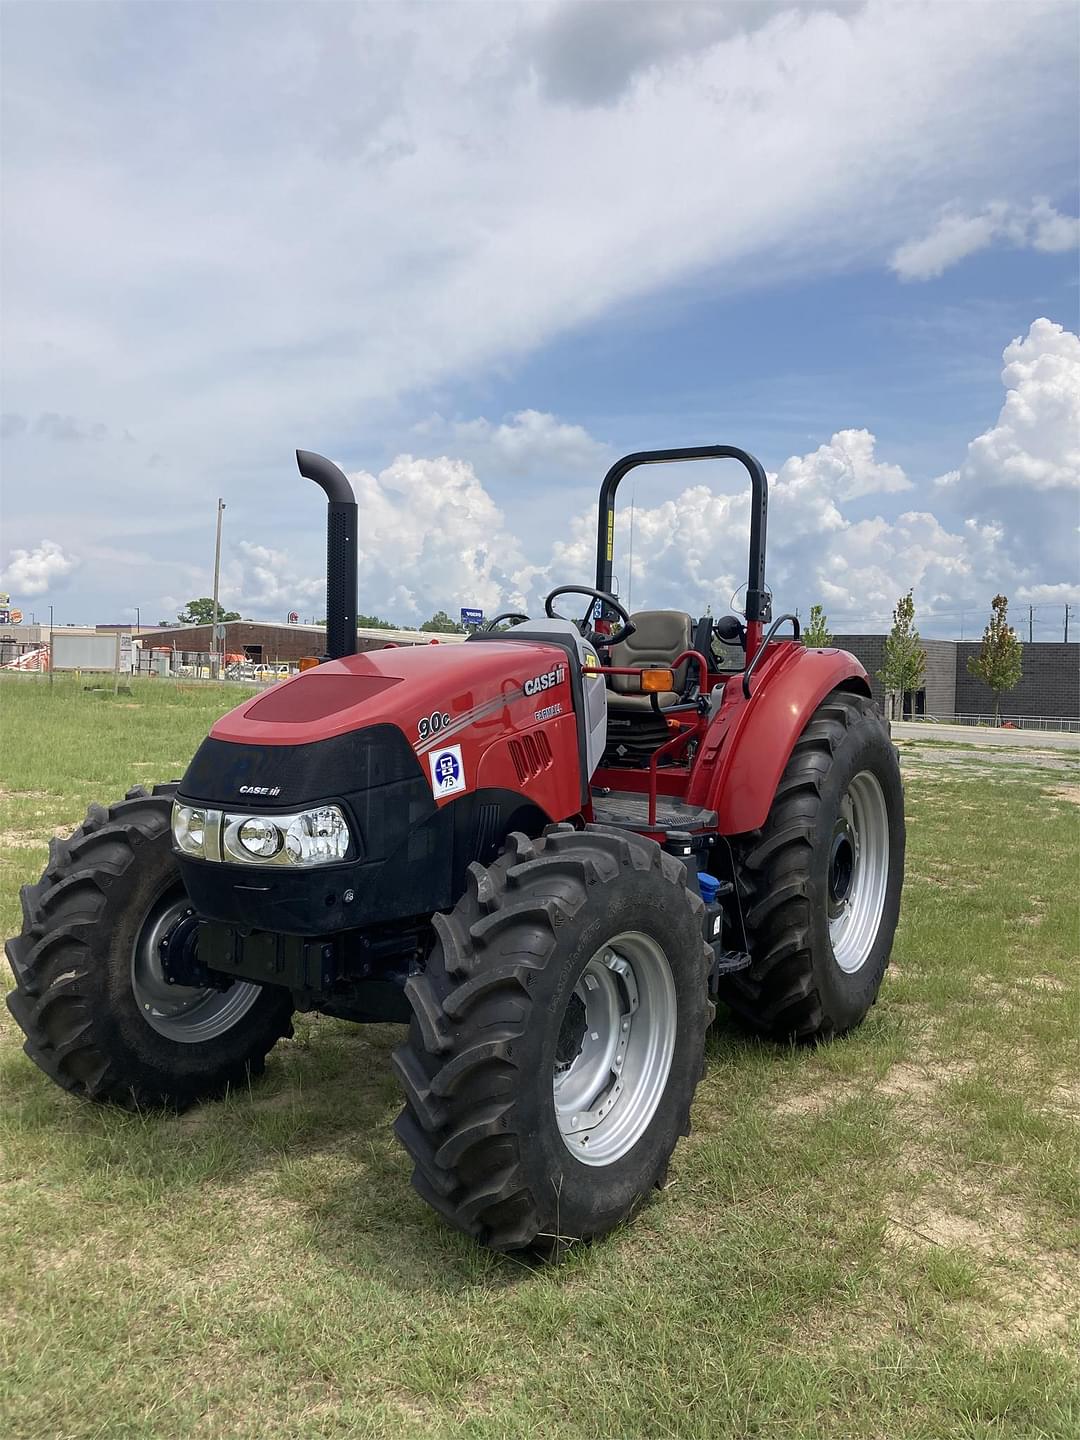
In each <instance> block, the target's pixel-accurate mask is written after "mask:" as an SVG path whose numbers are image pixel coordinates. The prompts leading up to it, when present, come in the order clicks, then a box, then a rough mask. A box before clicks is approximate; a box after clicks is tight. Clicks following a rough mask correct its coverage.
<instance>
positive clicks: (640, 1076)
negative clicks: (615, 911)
mask: <svg viewBox="0 0 1080 1440" xmlns="http://www.w3.org/2000/svg"><path fill="white" fill-rule="evenodd" d="M572 1011H573V1012H575V1013H577V1014H579V1015H581V1021H580V1038H578V1037H576V1036H571V1038H570V1040H569V1048H573V1046H574V1045H577V1047H578V1048H577V1050H576V1053H575V1054H573V1055H572V1056H570V1055H564V1056H563V1057H562V1059H558V1058H557V1060H556V1065H555V1070H554V1075H553V1078H552V1089H553V1092H554V1098H555V1117H556V1120H557V1122H558V1126H559V1133H560V1135H561V1136H562V1139H563V1143H564V1144H565V1146H566V1148H567V1149H568V1150H569V1151H570V1153H571V1155H573V1156H574V1157H575V1158H576V1159H577V1160H580V1161H581V1163H582V1164H583V1165H595V1166H600V1165H611V1164H613V1163H614V1162H615V1161H616V1160H619V1159H620V1158H621V1157H622V1156H623V1155H625V1154H626V1153H627V1151H628V1150H630V1149H632V1148H633V1146H634V1145H636V1144H637V1142H638V1140H640V1138H641V1136H642V1135H643V1134H644V1133H645V1131H646V1129H647V1128H648V1126H649V1124H650V1122H651V1121H652V1118H653V1116H654V1115H655V1114H656V1111H657V1108H658V1106H659V1104H660V1101H661V1099H662V1098H663V1095H664V1091H665V1090H666V1088H667V1083H668V1077H669V1076H670V1073H671V1064H672V1060H673V1058H674V1054H675V1036H676V1031H677V1028H678V1002H677V999H676V995H675V980H674V977H673V976H672V973H671V966H670V964H669V962H668V958H667V956H666V954H665V953H664V950H663V947H662V946H661V945H660V944H658V942H657V941H656V940H654V939H653V938H652V937H651V936H649V935H644V934H642V933H641V932H640V931H626V932H624V933H623V934H620V935H616V936H615V937H614V938H613V939H612V940H611V941H609V942H608V943H607V944H606V945H602V946H601V947H600V949H599V950H597V952H596V954H595V955H593V956H592V958H591V959H590V960H589V962H588V964H587V965H586V966H585V969H584V970H583V971H582V973H581V976H580V978H579V980H578V982H577V984H576V985H575V987H574V991H573V994H572V996H571V998H570V1001H569V1002H568V1006H567V1014H566V1015H564V1016H563V1017H562V1022H561V1023H562V1027H563V1029H565V1028H566V1026H567V1020H568V1018H569V1017H570V1015H571V1012H572ZM582 1012H583V1013H582ZM561 1041H562V1035H561V1032H560V1043H561Z"/></svg>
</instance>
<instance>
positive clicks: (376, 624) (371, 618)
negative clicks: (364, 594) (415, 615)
mask: <svg viewBox="0 0 1080 1440" xmlns="http://www.w3.org/2000/svg"><path fill="white" fill-rule="evenodd" d="M322 623H323V624H324V625H325V623H326V622H325V620H324V621H323V622H322ZM356 628H357V629H358V630H396V629H397V628H398V627H397V626H396V625H395V624H394V622H393V620H384V619H383V618H382V617H381V616H380V615H357V617H356Z"/></svg>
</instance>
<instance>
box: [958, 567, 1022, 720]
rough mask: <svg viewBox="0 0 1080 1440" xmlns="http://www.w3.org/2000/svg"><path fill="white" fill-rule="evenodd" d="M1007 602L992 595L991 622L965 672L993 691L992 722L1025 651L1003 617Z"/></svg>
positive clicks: (998, 716)
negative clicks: (977, 651)
mask: <svg viewBox="0 0 1080 1440" xmlns="http://www.w3.org/2000/svg"><path fill="white" fill-rule="evenodd" d="M1008 606H1009V602H1008V600H1007V599H1006V597H1005V596H1004V595H995V596H994V598H993V600H992V601H991V602H990V623H989V625H987V627H986V629H985V630H984V631H983V638H982V646H981V647H980V649H979V653H978V655H969V656H968V662H967V668H968V674H969V675H974V677H975V679H976V680H981V681H982V682H983V684H984V685H988V686H989V687H990V689H991V690H992V691H993V692H994V724H995V725H996V724H997V723H998V721H999V720H1000V719H1001V697H1002V695H1004V693H1005V691H1006V690H1013V689H1015V687H1016V686H1017V685H1018V684H1019V683H1020V677H1021V675H1022V674H1023V666H1024V652H1023V649H1022V647H1021V645H1020V640H1019V638H1018V636H1017V634H1016V631H1015V630H1014V629H1013V628H1012V626H1011V625H1010V624H1009V622H1008V619H1007V618H1006V611H1007V610H1008Z"/></svg>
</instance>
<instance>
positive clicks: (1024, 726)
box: [897, 713, 1080, 735]
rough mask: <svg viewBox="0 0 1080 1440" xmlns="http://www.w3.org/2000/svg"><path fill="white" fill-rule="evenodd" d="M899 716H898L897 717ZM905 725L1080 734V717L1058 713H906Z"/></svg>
mask: <svg viewBox="0 0 1080 1440" xmlns="http://www.w3.org/2000/svg"><path fill="white" fill-rule="evenodd" d="M897 718H898V717H897ZM904 724H905V725H986V726H989V727H990V728H991V729H995V730H1000V729H1001V728H1002V727H1003V726H1005V727H1009V726H1012V727H1013V728H1014V729H1016V730H1050V731H1054V732H1056V733H1059V734H1064V735H1080V719H1068V718H1063V717H1060V716H1057V715H1006V714H1004V713H1003V714H1002V715H1001V716H1000V717H999V718H998V719H996V720H995V719H994V717H993V715H905V716H904Z"/></svg>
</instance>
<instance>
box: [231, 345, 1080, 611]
mask: <svg viewBox="0 0 1080 1440" xmlns="http://www.w3.org/2000/svg"><path fill="white" fill-rule="evenodd" d="M1003 360H1004V368H1003V370H1002V382H1003V384H1004V386H1005V389H1006V394H1005V400H1004V403H1003V405H1002V408H1001V414H1000V416H999V418H998V422H997V424H996V425H994V426H992V427H991V428H990V429H989V430H988V431H986V432H985V433H984V434H983V435H980V436H978V437H977V438H976V439H975V440H973V441H972V442H971V444H970V445H969V446H968V450H967V455H966V457H965V458H964V460H963V461H962V463H961V464H960V465H959V466H958V467H957V468H956V469H955V470H954V471H952V472H951V473H950V475H949V476H947V477H942V480H943V481H947V484H944V485H942V484H941V482H939V485H940V488H939V490H938V492H937V493H938V494H939V495H940V496H942V497H943V498H946V497H947V499H948V502H949V505H950V507H951V508H952V509H953V510H954V511H955V518H954V519H952V520H950V518H949V517H948V516H942V515H939V514H935V513H933V512H931V511H930V510H928V509H926V508H925V504H924V505H923V506H922V507H917V506H912V507H911V508H908V509H905V510H904V511H903V512H902V513H900V514H898V515H895V516H893V517H892V518H890V517H889V516H888V515H886V514H882V513H878V514H869V515H868V514H866V509H867V505H868V504H869V503H871V502H877V503H878V504H880V505H881V506H882V507H883V508H887V507H888V505H889V502H890V501H891V500H892V497H894V496H897V495H901V494H904V493H906V492H909V491H910V490H911V489H912V482H911V480H910V478H909V477H908V476H907V475H906V474H905V473H904V471H903V469H902V468H901V467H900V466H898V465H896V464H894V463H891V462H890V461H888V460H887V459H885V458H883V457H880V456H879V455H878V453H877V442H876V440H875V437H874V436H873V435H872V434H871V433H870V432H869V431H868V430H865V429H859V430H856V429H848V430H841V431H838V432H837V433H836V434H834V435H833V436H832V437H831V439H829V440H828V441H827V442H826V443H825V444H823V445H819V446H818V447H817V448H816V449H815V450H812V451H810V452H809V453H807V454H805V455H793V456H791V457H790V458H789V459H788V460H786V461H785V462H784V463H783V465H781V467H780V469H779V471H778V472H777V473H776V474H775V475H772V476H771V477H770V500H769V545H768V583H769V586H770V588H771V589H772V591H773V593H774V596H775V599H776V607H777V610H778V611H779V609H780V608H784V609H788V608H793V607H795V606H800V607H801V608H802V609H803V611H804V613H805V611H806V609H807V607H808V606H809V604H810V603H811V602H813V601H815V600H816V601H821V602H822V603H824V605H825V607H826V609H827V611H828V612H829V615H830V618H831V620H832V623H833V627H834V629H843V628H844V627H846V626H849V627H852V628H861V629H874V628H880V626H881V625H882V624H884V623H885V622H886V621H887V619H888V617H889V615H890V613H891V611H892V608H893V606H894V605H895V603H896V598H897V596H898V595H899V594H901V593H902V592H903V591H905V590H907V589H908V587H909V586H910V587H914V589H915V594H916V601H917V605H918V607H919V613H920V617H921V619H922V620H923V622H924V623H925V624H926V625H927V628H928V629H929V630H931V631H932V629H933V616H934V615H935V614H937V615H941V616H943V617H944V621H943V623H944V627H945V629H947V630H951V629H953V628H954V627H955V623H956V619H957V617H958V615H959V612H960V610H962V609H965V610H967V611H969V612H970V611H972V610H975V609H978V608H979V607H980V606H983V605H985V603H987V601H988V597H989V596H991V595H993V594H995V593H997V592H998V591H1001V590H1004V591H1006V592H1007V593H1009V594H1011V595H1015V596H1016V598H1017V599H1018V600H1022V601H1023V602H1024V603H1039V604H1047V605H1049V604H1056V603H1064V602H1065V601H1066V600H1069V601H1072V600H1074V599H1077V598H1080V581H1078V577H1077V567H1076V534H1075V520H1076V516H1075V490H1076V486H1077V485H1078V484H1080V456H1078V455H1077V450H1076V447H1077V442H1078V439H1080V338H1078V337H1077V336H1076V335H1074V334H1072V333H1071V332H1069V331H1066V330H1064V329H1063V328H1062V327H1061V326H1060V325H1055V324H1053V323H1052V322H1050V321H1049V320H1045V319H1040V320H1036V321H1035V322H1033V324H1032V325H1031V328H1030V330H1029V332H1028V334H1027V335H1026V336H1024V337H1020V338H1018V339H1016V340H1014V341H1013V342H1012V343H1011V344H1010V345H1009V346H1008V347H1007V348H1006V349H1005V352H1004V355H1003ZM528 413H529V412H526V414H528ZM439 425H440V426H441V428H442V430H443V431H444V432H446V431H447V430H449V431H451V432H453V431H454V427H452V426H451V427H448V426H447V425H446V424H445V422H439ZM500 431H507V432H509V433H510V434H511V435H512V440H511V442H510V452H509V453H510V454H511V455H513V454H514V453H515V447H516V446H517V445H518V443H519V441H520V440H521V437H522V436H523V435H528V434H530V433H532V432H533V431H535V432H536V433H538V434H540V435H541V436H543V437H545V438H546V439H550V437H553V436H554V437H559V436H564V435H569V436H571V437H572V441H573V445H572V449H573V452H574V453H577V454H580V455H581V456H583V457H584V456H585V455H587V454H589V453H590V451H596V450H601V449H603V448H604V447H602V446H601V445H600V442H598V441H597V440H596V439H595V438H594V437H592V436H590V435H588V433H587V432H586V431H584V430H583V429H581V427H577V426H566V425H563V424H562V423H561V422H559V420H558V419H557V417H555V416H550V415H546V416H535V412H533V418H528V419H523V417H522V416H517V417H515V418H514V420H513V421H512V422H510V424H508V425H503V426H495V425H491V424H490V423H489V422H488V421H486V420H482V421H474V422H467V423H465V424H464V425H461V426H460V427H458V433H459V434H460V436H461V438H462V439H465V440H469V439H475V438H476V437H477V436H479V437H480V438H481V439H482V441H483V442H484V445H485V446H486V447H487V451H488V460H489V463H491V464H492V465H496V459H497V453H498V443H499V442H498V441H497V439H496V438H495V437H497V436H498V434H499V432H500ZM496 468H497V465H496ZM669 473H674V474H676V475H677V476H679V477H680V478H681V476H682V475H683V474H684V473H686V472H685V471H684V470H683V469H682V468H679V469H677V470H675V471H674V472H669ZM692 473H693V477H694V480H695V482H696V483H693V484H690V485H687V486H685V487H684V488H683V489H682V490H681V491H680V492H679V493H678V494H676V495H675V496H674V497H671V498H668V499H664V500H661V501H659V502H658V503H655V504H652V505H650V504H648V503H647V502H646V503H644V504H637V505H635V506H633V507H631V506H630V504H629V503H628V490H627V487H625V486H624V488H623V491H622V493H621V508H620V509H619V511H618V513H617V516H616V554H615V570H616V574H617V575H618V577H619V580H620V588H621V593H622V596H623V598H624V600H626V599H628V600H629V601H630V602H631V604H632V605H633V606H634V607H635V608H639V609H640V608H651V607H667V606H674V607H680V608H685V609H689V610H691V611H694V612H695V613H700V612H701V611H703V610H704V608H705V607H706V605H709V606H711V607H712V609H713V612H714V613H720V612H722V611H723V610H725V609H727V608H728V606H729V603H730V598H731V596H732V594H733V593H734V592H735V591H736V590H737V589H738V588H739V587H740V586H741V585H742V584H743V582H744V581H745V578H746V566H747V541H748V533H749V492H748V488H747V487H745V486H744V484H743V480H744V477H743V474H742V471H741V470H740V469H738V468H737V467H736V466H735V465H734V464H733V463H726V464H725V465H724V466H723V467H721V466H720V465H716V466H705V465H695V466H694V467H693V472H692ZM351 480H352V484H353V487H354V489H355V491H356V496H357V500H358V502H359V505H360V513H361V516H362V525H361V558H360V608H361V610H364V611H367V612H372V611H373V612H376V613H380V614H384V615H387V616H388V617H389V618H392V619H396V620H398V621H399V622H400V623H404V624H408V623H415V622H417V621H420V620H423V619H425V618H426V617H427V616H428V615H430V614H432V613H433V612H434V611H435V610H436V609H447V610H449V611H451V612H453V611H455V610H456V608H457V606H458V605H460V604H472V605H478V606H480V607H481V608H483V609H484V610H486V611H487V613H488V614H491V613H493V612H494V610H495V609H496V608H499V609H502V608H522V607H524V608H526V609H531V611H532V613H534V614H536V613H539V610H540V602H541V599H542V597H543V595H544V593H545V592H546V591H547V590H548V589H550V588H552V587H553V586H554V585H557V584H565V583H571V582H574V581H582V582H583V583H585V584H590V583H592V579H593V565H594V555H595V524H596V520H595V510H594V509H592V508H591V507H590V508H589V509H588V510H584V511H582V512H580V513H578V514H576V515H574V516H572V517H571V518H570V519H569V521H568V522H567V524H566V526H565V531H564V533H563V534H562V535H561V536H558V538H556V539H555V540H554V542H553V543H551V544H550V548H546V547H545V543H544V539H543V537H542V536H541V535H532V534H530V535H522V536H521V537H520V538H519V537H518V536H517V535H515V533H514V529H513V527H512V526H511V525H510V524H509V523H508V521H507V519H506V517H505V516H504V514H503V513H502V511H501V510H500V509H499V507H498V506H497V505H496V503H495V501H494V500H493V499H492V497H491V495H490V493H489V491H488V489H487V488H486V483H485V481H482V480H481V478H480V476H479V475H478V473H477V470H476V469H475V468H474V465H473V464H472V463H469V462H467V461H463V460H461V459H451V458H448V457H446V456H441V457H438V458H436V459H416V458H414V457H412V456H409V455H402V456H399V457H398V458H397V459H396V460H395V461H394V462H393V464H391V465H390V466H388V467H387V468H386V469H385V470H383V471H382V472H381V473H380V474H379V475H373V474H370V473H368V472H365V471H361V472H358V473H356V474H354V475H353V476H352V477H351ZM1066 491H1067V492H1068V493H1069V497H1070V500H1071V501H1072V503H1073V511H1074V517H1073V525H1072V527H1071V528H1070V526H1069V525H1068V524H1067V523H1064V524H1063V523H1061V522H1060V521H1059V519H1058V518H1057V517H1056V512H1055V510H1054V508H1053V507H1054V506H1055V504H1056V503H1057V502H1058V500H1059V498H1060V496H1061V494H1062V493H1064V492H1066ZM631 508H632V511H633V513H632V515H631ZM631 526H632V529H633V539H632V545H633V550H632V555H633V564H632V566H631V563H630V557H631ZM1059 530H1060V532H1061V533H1060V534H1058V533H1057V532H1058V531H1059ZM1047 532H1054V533H1053V535H1052V537H1051V536H1049V535H1048V534H1047ZM556 533H558V532H556ZM1039 536H1041V537H1042V540H1041V543H1034V540H1033V537H1039ZM1062 536H1063V537H1064V543H1062ZM1018 538H1020V539H1022V543H1020V544H1018V543H1017V541H1018ZM1055 544H1056V546H1057V548H1056V549H1055ZM224 594H225V595H226V598H227V599H228V600H229V603H230V604H232V605H235V606H237V607H239V608H241V609H242V610H243V612H244V613H245V614H247V613H252V612H253V613H257V614H266V613H274V614H279V613H281V614H283V613H285V612H286V611H287V610H289V609H292V608H299V609H301V610H305V611H307V612H310V611H311V610H321V608H322V595H323V578H322V576H321V575H318V576H311V575H305V574H303V573H301V572H300V571H298V570H297V568H296V566H295V565H294V564H293V563H292V562H291V561H290V559H289V557H288V555H287V554H286V553H284V552H283V551H281V550H273V549H267V548H265V547H262V546H258V545H254V544H250V543H247V542H241V543H240V544H239V546H238V547H237V548H236V551H235V552H234V560H233V562H232V565H231V567H229V568H227V583H226V586H225V589H224ZM567 604H568V605H569V607H570V610H572V609H573V601H569V602H567ZM567 613H569V611H568V612H567Z"/></svg>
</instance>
